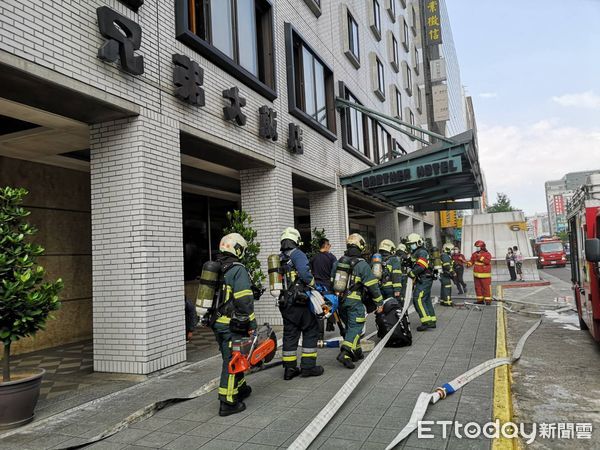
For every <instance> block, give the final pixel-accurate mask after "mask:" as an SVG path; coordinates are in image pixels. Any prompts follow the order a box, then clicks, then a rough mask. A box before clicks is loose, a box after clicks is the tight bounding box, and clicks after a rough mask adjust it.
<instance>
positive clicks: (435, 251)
mask: <svg viewBox="0 0 600 450" xmlns="http://www.w3.org/2000/svg"><path fill="white" fill-rule="evenodd" d="M431 256H432V258H433V273H434V275H438V274H440V273H442V255H441V254H440V249H439V248H437V247H433V248H432V249H431Z"/></svg>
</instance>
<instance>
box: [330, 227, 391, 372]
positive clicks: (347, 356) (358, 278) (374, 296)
mask: <svg viewBox="0 0 600 450" xmlns="http://www.w3.org/2000/svg"><path fill="white" fill-rule="evenodd" d="M346 247H347V250H346V252H345V253H344V256H343V257H342V258H340V259H339V260H338V261H337V262H336V263H335V264H334V266H333V271H332V277H333V281H334V286H333V289H334V291H335V292H336V294H337V295H338V297H339V298H340V317H341V319H342V321H343V322H344V323H345V324H346V334H345V336H344V341H343V342H342V345H341V347H340V354H339V355H338V357H337V360H338V361H339V362H340V363H341V364H342V365H343V366H344V367H346V368H348V369H354V367H355V366H354V363H355V362H356V361H358V360H360V359H362V358H363V352H362V348H361V346H360V338H361V336H362V334H363V333H364V325H365V321H366V317H365V316H366V308H365V304H364V303H363V302H366V301H367V300H368V299H367V297H369V298H370V299H371V300H372V302H373V303H374V304H375V307H376V310H377V312H381V311H382V310H383V308H382V306H381V304H382V302H383V297H382V296H381V291H380V290H379V284H378V280H377V278H375V276H374V275H373V271H372V270H371V266H369V263H368V262H367V261H365V260H364V259H363V258H362V253H363V252H364V250H365V247H366V242H365V240H364V239H363V238H362V236H361V235H360V234H357V233H354V234H351V235H350V236H348V239H347V241H346ZM344 268H346V269H344ZM344 270H347V272H346V278H343V277H344V275H343V274H344ZM340 279H345V280H346V281H344V282H343V283H342V284H343V286H341V285H340Z"/></svg>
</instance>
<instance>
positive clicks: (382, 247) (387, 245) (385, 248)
mask: <svg viewBox="0 0 600 450" xmlns="http://www.w3.org/2000/svg"><path fill="white" fill-rule="evenodd" d="M379 253H380V254H381V263H382V266H383V267H382V276H381V280H379V289H380V290H381V294H382V295H383V298H390V297H400V295H401V294H402V262H401V260H400V258H399V257H398V256H396V245H395V244H394V243H393V242H392V241H390V240H389V239H384V240H383V241H381V242H380V243H379Z"/></svg>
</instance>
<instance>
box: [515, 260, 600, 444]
mask: <svg viewBox="0 0 600 450" xmlns="http://www.w3.org/2000/svg"><path fill="white" fill-rule="evenodd" d="M541 275H542V277H543V278H544V279H546V280H549V281H551V283H552V284H551V285H550V286H547V287H542V288H539V287H533V288H521V289H506V290H505V298H507V299H516V300H522V301H527V302H531V303H535V304H545V305H548V306H547V307H546V308H544V307H541V308H540V307H536V308H528V309H535V310H538V311H539V310H544V309H546V312H545V314H544V322H543V323H542V325H541V327H540V328H539V329H538V330H537V331H536V332H535V333H534V334H533V335H532V336H531V337H530V338H529V340H528V341H527V345H526V346H525V350H524V352H523V357H522V359H521V360H520V361H519V363H518V364H516V365H515V366H514V367H513V370H512V373H513V388H512V389H513V399H514V404H515V420H516V422H517V423H523V424H526V425H527V426H528V427H531V426H532V424H537V426H538V427H540V426H542V425H540V424H544V423H545V424H551V425H552V424H553V426H554V430H553V433H554V439H549V438H544V437H538V438H537V439H536V441H535V442H534V443H532V444H531V445H529V446H528V448H532V449H535V450H537V449H572V448H590V449H593V448H600V431H599V430H600V378H599V377H598V373H600V347H599V346H598V344H596V343H595V342H594V340H593V339H592V337H591V335H590V334H589V333H588V332H587V331H581V330H580V329H579V322H578V318H577V313H576V312H574V311H570V312H569V311H567V312H563V313H556V312H552V311H551V310H552V309H554V308H555V307H556V302H555V299H556V298H557V297H558V298H560V297H562V298H565V297H568V296H572V295H573V293H572V291H571V285H570V282H566V281H563V280H567V281H568V280H569V278H568V276H569V267H568V266H567V267H566V268H564V269H550V270H545V271H543V272H542V274H541ZM559 278H560V279H559ZM520 308H521V307H519V306H516V307H515V309H520ZM535 320H536V319H535V317H532V316H526V315H520V314H508V321H507V322H508V341H509V342H508V343H509V349H512V348H514V345H515V343H516V340H517V339H518V338H519V337H520V336H521V334H522V333H523V332H524V331H525V330H526V329H527V328H528V327H529V326H531V324H532V323H533V322H534V321H535ZM577 423H591V424H592V426H593V428H594V430H593V433H592V435H591V439H590V440H583V439H577V436H575V438H565V437H563V438H562V439H559V438H558V427H559V426H563V427H566V426H570V425H558V424H577ZM575 427H576V425H575Z"/></svg>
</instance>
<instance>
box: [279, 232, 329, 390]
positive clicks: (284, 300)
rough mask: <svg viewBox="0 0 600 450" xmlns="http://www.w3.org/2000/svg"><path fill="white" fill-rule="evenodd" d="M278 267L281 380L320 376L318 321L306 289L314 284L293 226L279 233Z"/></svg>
mask: <svg viewBox="0 0 600 450" xmlns="http://www.w3.org/2000/svg"><path fill="white" fill-rule="evenodd" d="M280 242H281V267H282V268H283V276H284V277H285V282H284V283H285V284H284V285H285V286H286V289H285V291H283V292H282V294H281V296H280V299H279V311H280V312H281V316H282V317H283V350H282V356H283V367H284V373H283V379H284V380H291V379H292V378H294V377H297V376H298V375H301V376H303V377H311V376H319V375H323V372H324V369H323V367H321V366H317V342H318V340H319V333H320V327H319V321H318V319H317V317H316V316H315V315H314V314H313V313H312V312H311V311H310V309H309V307H308V302H309V298H308V295H307V292H308V290H309V289H311V288H314V287H315V279H314V277H313V276H312V273H311V272H310V266H309V262H308V258H307V257H306V254H305V253H304V252H303V251H302V250H300V249H299V248H298V247H299V246H300V245H301V242H300V233H299V232H298V230H296V229H295V228H292V227H288V228H286V229H285V230H284V231H283V233H282V234H281V238H280ZM300 336H302V357H301V360H300V367H298V358H297V354H296V353H297V350H298V342H299V340H300Z"/></svg>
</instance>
